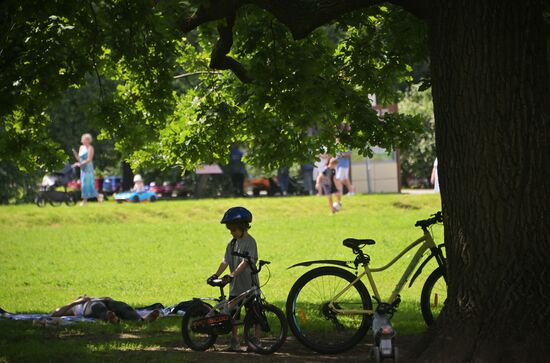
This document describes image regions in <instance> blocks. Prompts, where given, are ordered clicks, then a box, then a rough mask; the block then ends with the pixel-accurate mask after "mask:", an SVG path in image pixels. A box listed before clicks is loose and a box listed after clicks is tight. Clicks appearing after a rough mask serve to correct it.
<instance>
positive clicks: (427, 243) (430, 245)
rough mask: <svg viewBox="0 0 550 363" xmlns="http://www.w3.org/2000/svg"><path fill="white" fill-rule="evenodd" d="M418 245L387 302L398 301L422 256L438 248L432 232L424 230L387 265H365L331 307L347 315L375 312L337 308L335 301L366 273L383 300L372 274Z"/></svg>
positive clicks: (336, 297)
mask: <svg viewBox="0 0 550 363" xmlns="http://www.w3.org/2000/svg"><path fill="white" fill-rule="evenodd" d="M418 245H420V246H419V248H418V251H417V252H416V254H415V255H414V257H413V258H412V260H411V262H410V263H409V265H408V266H407V268H406V269H405V271H404V272H403V275H402V276H401V278H400V279H399V281H398V283H397V285H396V286H395V288H394V290H393V292H392V294H391V295H390V297H389V299H388V301H387V303H389V304H392V303H393V302H395V301H396V299H397V298H398V297H399V293H400V292H401V290H402V289H403V286H404V285H405V283H406V282H407V280H408V279H409V277H410V276H411V274H412V273H413V271H414V269H415V268H416V266H417V265H418V263H419V262H420V260H421V259H422V256H423V255H424V253H425V252H426V251H427V250H432V251H434V250H437V249H438V247H437V245H436V244H435V242H434V240H433V237H432V235H431V234H430V232H428V231H427V230H424V235H423V236H422V237H420V238H419V239H417V240H416V241H414V242H413V243H411V244H410V245H408V246H407V247H405V249H404V250H403V251H401V252H400V253H399V254H398V255H397V256H395V257H394V258H393V259H392V260H391V261H390V262H388V263H387V264H386V265H384V266H382V267H378V268H370V267H369V266H368V265H363V267H364V269H365V271H363V272H361V273H360V274H359V275H357V278H356V279H355V280H353V281H352V282H351V283H350V284H348V285H347V286H346V287H345V288H344V289H343V290H342V291H340V292H339V293H338V294H336V295H335V296H334V297H333V298H332V300H331V301H330V302H329V307H330V308H331V309H332V310H333V311H335V312H337V313H339V314H346V315H359V314H362V315H372V314H374V310H348V309H338V308H336V305H335V303H336V302H337V301H338V299H339V298H340V297H341V296H342V295H344V294H345V293H346V291H348V290H349V289H350V288H351V287H352V286H353V285H355V284H356V283H357V282H358V281H360V280H361V279H362V278H363V277H364V276H365V275H366V276H367V278H368V281H369V285H370V286H371V288H372V292H373V294H374V296H375V298H376V299H377V300H378V301H382V299H381V298H380V293H379V292H378V288H377V286H376V282H375V281H374V278H373V276H372V274H373V273H375V272H381V271H384V270H387V269H388V268H390V267H391V266H392V265H393V264H394V263H396V262H397V261H398V260H399V259H401V257H403V256H404V255H405V254H406V253H407V252H409V251H410V250H412V249H413V248H415V247H417V246H418ZM436 259H437V261H438V263H439V264H442V263H443V262H442V261H440V258H438V257H436Z"/></svg>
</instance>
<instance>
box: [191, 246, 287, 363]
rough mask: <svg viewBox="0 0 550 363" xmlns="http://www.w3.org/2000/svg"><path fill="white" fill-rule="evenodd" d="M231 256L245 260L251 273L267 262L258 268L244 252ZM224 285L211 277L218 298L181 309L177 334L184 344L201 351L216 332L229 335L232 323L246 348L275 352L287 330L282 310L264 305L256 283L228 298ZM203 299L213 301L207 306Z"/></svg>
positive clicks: (209, 345) (208, 345) (211, 342)
mask: <svg viewBox="0 0 550 363" xmlns="http://www.w3.org/2000/svg"><path fill="white" fill-rule="evenodd" d="M233 255H234V256H239V257H242V258H244V259H246V260H247V262H248V265H249V266H250V268H251V270H252V275H255V274H257V273H258V272H260V270H261V269H262V267H263V266H265V265H269V263H270V262H269V261H262V260H260V261H259V268H256V266H255V265H254V264H253V263H252V261H251V259H250V256H249V255H248V254H240V253H237V252H233ZM268 280H269V279H268ZM252 281H255V279H252ZM226 284H227V283H226V282H224V280H222V279H215V280H213V281H212V282H211V283H210V285H211V286H218V287H219V288H220V297H219V298H200V299H194V304H193V305H192V306H191V307H190V308H189V309H188V310H187V311H186V312H185V315H184V316H183V320H182V323H181V334H182V336H183V340H184V341H185V343H186V344H187V346H189V348H191V349H193V350H197V351H204V350H206V349H208V348H210V347H211V346H213V345H214V343H215V342H216V339H217V338H218V335H225V334H229V333H231V330H232V329H233V326H235V325H241V324H242V325H243V326H244V334H243V335H244V340H245V341H246V343H247V345H248V347H250V349H252V350H253V351H254V352H256V353H259V354H271V353H273V352H275V351H277V350H278V349H279V348H280V347H281V346H282V345H283V343H284V342H285V340H286V336H287V332H288V326H287V322H286V318H285V315H284V313H283V312H282V310H281V309H279V308H277V307H276V306H274V305H271V304H268V303H267V302H266V301H265V299H264V298H263V297H262V292H261V290H260V287H259V286H256V285H253V286H252V287H251V288H250V289H248V290H246V291H245V292H243V293H242V294H240V295H239V296H237V297H235V298H233V299H231V300H229V301H228V300H226V297H225V293H224V290H223V289H224V287H225V285H226ZM207 300H210V301H216V302H217V303H216V304H215V306H211V305H210V304H208V303H207V302H205V301H207ZM243 305H244V306H245V307H246V314H245V317H244V321H240V320H239V315H240V308H241V307H242V306H243Z"/></svg>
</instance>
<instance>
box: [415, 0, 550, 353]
mask: <svg viewBox="0 0 550 363" xmlns="http://www.w3.org/2000/svg"><path fill="white" fill-rule="evenodd" d="M431 3H432V6H431V13H430V14H429V16H428V23H429V32H430V47H431V68H432V85H433V98H434V112H435V119H436V142H437V156H438V160H439V176H440V185H441V190H442V200H443V209H444V213H445V240H446V245H447V255H448V257H449V271H448V283H449V297H448V300H447V304H446V309H445V311H444V312H443V314H442V316H441V317H440V319H439V321H438V322H437V325H436V327H435V329H434V330H433V332H432V333H433V335H432V339H433V340H432V341H431V342H430V343H429V345H428V347H427V349H426V350H424V353H423V355H422V356H421V359H420V360H421V361H433V362H470V361H472V362H501V361H503V362H542V361H548V360H549V359H550V333H549V332H550V318H549V316H550V268H549V265H550V218H549V217H550V123H549V120H550V118H549V117H550V111H549V107H550V93H549V76H548V61H547V59H546V52H545V38H544V29H543V21H542V8H541V1H536V0H516V1H494V0H489V1H478V0H446V1H435V0H434V1H431Z"/></svg>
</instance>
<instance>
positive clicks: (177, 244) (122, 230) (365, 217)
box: [0, 195, 443, 361]
mask: <svg viewBox="0 0 550 363" xmlns="http://www.w3.org/2000/svg"><path fill="white" fill-rule="evenodd" d="M326 204H327V202H326V199H325V198H320V197H291V198H257V199H253V198H250V199H209V200H187V201H173V202H157V203H144V204H130V203H128V204H122V205H118V204H115V203H113V202H106V203H103V204H89V205H87V206H86V207H79V206H76V207H70V208H69V207H66V206H61V207H58V208H53V207H50V206H46V207H45V208H42V209H40V208H37V207H36V206H34V205H25V206H7V207H0V248H1V251H2V253H1V254H0V307H2V308H3V309H5V310H7V311H11V312H44V313H46V312H50V311H52V310H53V309H54V308H56V307H58V306H60V305H63V304H66V303H68V302H69V301H71V300H72V299H74V298H75V297H77V296H79V295H81V294H88V295H94V296H112V297H113V298H116V299H118V300H123V301H126V302H128V303H129V304H131V305H134V306H136V305H148V304H151V303H155V302H161V303H163V304H164V305H171V304H175V303H177V302H179V301H183V300H188V299H191V298H193V297H204V296H216V293H217V289H215V288H212V287H209V286H208V285H206V283H205V280H206V278H207V277H208V276H210V275H211V274H212V273H214V272H215V270H216V268H217V266H218V264H219V262H220V260H221V258H222V257H223V252H224V249H225V245H226V244H227V242H228V241H229V239H230V235H229V233H228V231H227V230H226V229H225V228H224V226H222V225H220V224H219V220H220V218H221V216H222V215H223V212H224V211H225V210H226V209H227V208H229V207H231V206H235V205H243V206H245V207H247V208H249V209H250V210H251V211H252V213H253V214H254V221H253V223H252V226H253V227H252V229H251V231H250V233H251V235H253V236H254V237H255V239H256V241H257V242H258V249H259V253H260V258H261V259H266V260H269V261H271V262H272V264H271V265H270V267H271V280H270V281H269V284H268V285H267V286H265V287H264V288H263V290H264V292H265V294H266V295H267V298H268V300H269V301H270V302H272V303H275V304H276V305H278V306H280V307H281V308H283V307H284V302H285V300H286V296H287V294H288V291H289V290H290V287H291V286H292V284H293V282H294V281H295V280H296V279H297V278H298V277H299V276H300V275H301V274H303V273H304V272H305V271H307V269H306V268H295V269H291V270H287V267H288V266H290V265H292V264H294V263H296V262H300V261H305V260H310V259H325V258H331V259H345V260H350V259H353V255H352V253H351V251H350V250H349V249H347V248H345V247H343V246H342V240H343V239H344V238H346V237H356V238H372V239H375V240H376V242H377V244H376V245H375V246H368V247H367V249H366V251H367V252H368V253H369V254H370V255H371V261H372V262H371V264H372V266H375V267H377V266H380V265H383V264H385V263H387V262H388V261H389V260H390V259H391V258H392V256H394V255H395V254H397V253H398V252H399V251H400V250H401V249H402V248H403V247H405V246H406V245H407V244H408V243H410V242H412V241H413V240H415V239H416V238H418V237H420V236H421V231H420V230H419V229H418V228H415V227H414V222H415V221H416V220H418V219H424V218H427V217H428V216H429V215H430V214H432V213H435V212H436V211H437V210H439V209H440V199H439V195H369V196H354V197H345V198H344V200H343V209H342V211H341V212H340V213H338V214H336V215H331V214H330V213H329V211H328V206H327V205H326ZM434 232H435V236H436V241H439V242H442V240H443V237H442V236H443V228H442V227H435V228H434ZM412 254H413V253H409V255H408V256H406V257H405V259H403V260H402V261H399V262H398V263H397V264H396V265H394V266H393V268H392V269H391V270H389V271H387V272H383V273H379V274H376V275H375V279H376V281H377V283H378V288H379V290H380V292H381V294H382V295H383V297H387V296H389V295H390V293H391V291H392V289H393V287H394V286H395V284H396V283H397V281H398V279H399V277H400V274H401V273H402V271H403V269H404V267H405V266H406V264H407V263H408V259H407V257H408V258H410V257H412ZM430 271H431V270H430V269H427V271H426V273H425V274H424V278H425V277H427V275H428V272H430ZM265 277H266V275H264V274H263V272H262V275H261V276H260V278H261V279H262V278H263V280H265ZM422 283H423V280H422V281H418V282H417V283H416V284H415V285H414V286H413V287H412V288H411V289H406V290H405V291H403V293H402V298H403V303H402V305H401V308H400V310H399V312H398V313H397V314H396V316H395V319H394V323H395V326H396V328H397V329H398V331H399V332H400V333H402V334H415V333H419V332H421V331H422V330H423V329H424V324H423V321H422V317H421V314H420V310H419V306H418V300H419V296H420V289H421V287H422ZM163 320H164V319H163ZM178 323H179V320H178V319H166V320H165V321H164V322H156V323H154V324H150V325H148V326H140V325H138V324H126V323H125V324H121V325H119V326H116V327H113V326H108V325H106V324H102V323H101V324H79V326H78V327H75V326H71V327H68V328H59V329H56V330H55V331H51V330H48V331H47V333H45V332H44V331H42V330H40V329H38V328H34V327H32V326H31V324H30V322H11V321H9V322H6V321H4V320H1V321H0V330H1V333H0V361H2V359H4V360H19V359H31V360H33V357H42V358H43V359H42V360H44V359H45V360H58V359H59V358H60V357H61V356H62V355H63V356H65V355H68V356H71V354H73V353H74V354H79V353H83V352H87V354H88V355H86V359H88V360H94V359H96V358H97V357H98V356H96V355H94V354H93V353H94V352H97V353H98V354H100V353H101V352H104V353H105V352H107V353H108V352H111V353H112V352H117V351H133V350H136V349H141V348H139V347H142V346H143V345H144V344H145V345H152V346H154V345H156V344H161V343H159V342H163V341H172V342H173V344H175V345H176V346H178V345H181V343H180V341H179V339H180V338H179V336H178V335H177V331H178ZM136 332H140V333H141V334H142V335H143V334H145V336H146V338H143V341H141V340H139V341H131V342H128V341H121V340H119V339H117V337H120V335H121V334H130V335H131V334H134V333H136ZM83 336H85V337H88V338H89V337H96V339H95V340H94V339H92V340H91V342H90V340H89V339H82V337H83ZM68 340H70V341H71V342H72V343H73V344H70V345H69V344H66V342H67V341H68ZM94 342H95V343H94ZM32 346H34V348H35V349H27V347H32ZM136 347H138V348H136ZM33 351H34V352H36V351H37V352H39V353H32V352H33ZM33 354H41V355H38V356H34V355H33ZM105 354H106V353H105ZM99 356H100V357H102V358H101V359H105V357H106V356H102V355H101V354H100V355H99ZM94 357H95V358H94ZM101 359H99V360H101Z"/></svg>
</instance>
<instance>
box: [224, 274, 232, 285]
mask: <svg viewBox="0 0 550 363" xmlns="http://www.w3.org/2000/svg"><path fill="white" fill-rule="evenodd" d="M232 280H233V276H231V275H224V276H223V277H222V282H223V284H224V285H227V284H229V283H231V281H232Z"/></svg>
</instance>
